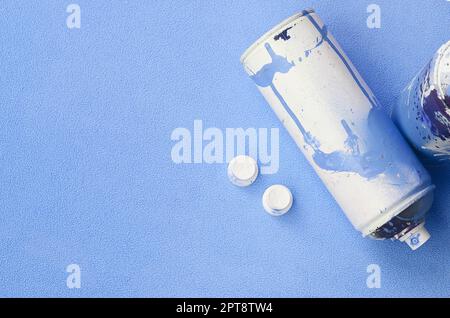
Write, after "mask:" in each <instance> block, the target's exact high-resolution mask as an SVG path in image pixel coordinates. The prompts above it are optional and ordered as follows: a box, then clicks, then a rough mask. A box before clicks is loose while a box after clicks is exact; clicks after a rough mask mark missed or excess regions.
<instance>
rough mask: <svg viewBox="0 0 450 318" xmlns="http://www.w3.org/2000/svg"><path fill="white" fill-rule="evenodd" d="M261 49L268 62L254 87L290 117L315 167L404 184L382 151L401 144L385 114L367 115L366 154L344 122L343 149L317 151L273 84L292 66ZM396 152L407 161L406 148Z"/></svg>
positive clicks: (317, 144)
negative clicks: (269, 94) (268, 94)
mask: <svg viewBox="0 0 450 318" xmlns="http://www.w3.org/2000/svg"><path fill="white" fill-rule="evenodd" d="M265 47H266V49H267V52H268V53H269V55H270V57H271V59H272V61H271V63H269V64H266V65H264V66H263V67H262V68H261V70H260V71H259V72H257V73H256V74H254V75H253V76H251V78H252V79H253V80H254V81H255V83H256V84H257V85H258V86H260V87H270V88H271V89H272V91H273V92H274V94H275V96H276V97H277V98H278V100H279V101H280V103H281V104H282V105H283V107H284V108H285V110H286V111H287V112H288V113H289V115H290V117H291V118H292V119H293V120H294V121H295V123H296V125H297V127H298V128H299V130H300V132H301V133H302V135H303V138H304V140H305V143H306V144H307V145H308V146H309V147H310V148H311V149H312V150H313V155H312V157H313V160H314V162H315V164H316V165H317V166H318V167H320V168H321V169H323V170H327V171H333V172H354V173H357V174H359V175H361V176H362V177H364V178H367V179H369V180H370V179H373V178H376V177H377V176H378V175H379V174H381V173H386V174H388V175H390V176H391V177H392V178H393V179H395V180H393V182H392V183H393V184H403V183H404V182H406V180H405V178H404V176H403V174H402V173H400V172H399V171H398V169H397V165H392V164H391V162H392V161H393V159H395V158H393V157H392V156H390V155H387V154H386V153H385V149H396V146H397V145H399V144H401V142H402V140H401V137H400V136H399V134H398V132H397V131H396V130H395V127H394V125H393V124H392V122H391V121H390V120H389V118H388V117H387V116H386V114H384V113H383V112H382V111H381V110H380V109H378V107H372V109H371V111H370V112H369V115H368V119H367V122H368V127H367V129H369V131H370V133H369V134H368V137H367V138H368V140H367V148H368V149H367V151H366V152H364V153H362V152H361V151H360V140H359V137H358V136H357V135H356V134H355V133H354V131H353V130H352V129H351V127H350V125H348V123H347V121H345V120H341V125H342V127H343V129H344V130H345V132H346V134H347V139H346V141H345V143H344V146H343V148H344V149H343V150H342V151H334V152H331V153H326V152H323V151H322V150H321V149H320V146H321V145H320V142H319V141H318V140H317V139H316V138H314V136H313V135H312V134H311V133H310V132H308V131H307V130H306V129H305V128H304V126H303V125H302V124H301V122H300V121H299V119H298V118H297V116H295V114H294V113H293V112H292V109H291V107H289V105H288V104H287V102H286V101H285V100H284V98H283V96H282V95H281V94H280V92H279V91H278V90H277V88H276V86H275V84H274V77H275V75H276V74H277V73H283V74H286V73H288V72H289V71H290V70H291V68H292V67H294V66H295V65H294V64H293V63H291V62H289V61H288V60H287V58H286V57H283V56H280V55H277V54H276V53H275V52H274V51H273V49H272V48H271V46H270V44H268V43H266V44H265ZM386 135H389V136H391V137H392V138H389V140H386V138H384V137H385V136H386ZM400 148H401V147H400ZM404 148H405V147H404ZM397 151H398V152H396V153H397V154H398V153H399V152H400V156H399V157H403V158H408V156H410V154H409V153H407V151H408V150H407V149H397ZM392 152H393V151H392ZM388 153H390V152H388Z"/></svg>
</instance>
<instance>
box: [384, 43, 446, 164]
mask: <svg viewBox="0 0 450 318" xmlns="http://www.w3.org/2000/svg"><path fill="white" fill-rule="evenodd" d="M392 118H393V119H394V122H395V123H396V124H397V126H398V127H399V128H400V130H401V131H402V133H403V135H404V136H405V137H406V138H407V139H408V141H409V142H410V143H411V144H412V145H413V146H414V148H416V149H417V150H418V151H419V152H420V153H421V154H423V155H424V158H425V159H426V160H427V162H429V163H430V164H432V163H446V164H449V163H450V41H449V42H447V43H446V44H444V45H443V46H441V48H440V49H439V50H438V51H437V52H436V54H435V55H434V57H433V58H432V60H431V61H430V62H429V63H428V64H427V65H426V66H425V67H424V68H423V69H422V70H421V71H420V72H419V74H417V76H416V77H414V78H413V79H412V81H411V83H410V84H409V85H408V86H407V87H406V88H405V90H404V91H403V92H402V94H401V96H400V99H399V102H398V104H397V105H396V107H395V108H394V110H393V112H392Z"/></svg>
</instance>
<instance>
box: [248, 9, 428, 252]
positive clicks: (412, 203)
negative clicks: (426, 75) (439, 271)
mask: <svg viewBox="0 0 450 318" xmlns="http://www.w3.org/2000/svg"><path fill="white" fill-rule="evenodd" d="M241 61H242V63H243V65H244V67H245V70H246V72H247V73H248V74H249V75H250V77H251V78H252V79H253V80H254V82H255V83H256V85H257V86H258V88H259V90H260V91H261V93H262V94H263V96H264V97H265V99H266V100H267V102H268V103H269V104H270V106H271V107H272V109H273V110H274V111H275V113H276V115H277V116H278V118H279V119H280V120H281V121H282V123H283V124H284V126H285V127H286V128H287V130H288V131H289V133H290V135H291V136H292V138H293V139H294V140H295V142H296V143H297V145H298V147H299V148H300V149H301V151H302V152H303V154H304V155H305V156H306V158H307V160H308V161H309V163H310V164H311V165H312V166H313V168H314V169H315V171H316V172H317V174H318V175H319V177H320V178H321V179H322V181H323V182H324V183H325V185H326V187H327V188H328V190H329V191H330V192H331V194H332V195H333V196H334V198H335V199H336V201H337V202H338V204H339V205H340V207H341V208H342V210H343V211H344V212H345V214H346V215H347V217H348V219H349V220H350V221H351V223H352V224H353V225H354V227H355V228H356V229H357V230H359V231H360V232H362V234H363V236H369V237H372V238H375V239H399V240H400V241H405V242H406V243H408V245H409V246H410V247H411V248H412V249H416V248H418V247H420V246H421V245H422V244H423V243H424V242H426V241H427V240H428V239H429V237H430V236H429V234H428V232H427V231H426V229H425V228H424V226H423V225H424V220H425V213H426V212H427V211H428V210H429V209H430V206H431V204H432V201H433V190H434V186H433V185H432V183H431V179H430V176H429V174H428V172H427V171H426V170H425V169H424V167H423V166H422V164H421V163H420V162H419V161H418V159H417V158H416V156H415V154H414V152H413V151H412V149H411V148H410V147H409V145H408V144H407V142H406V141H405V140H404V139H403V137H402V136H401V134H400V133H399V132H398V130H397V128H396V127H395V125H394V124H393V123H392V121H391V120H390V118H389V116H388V115H387V114H385V113H384V112H383V111H382V110H381V109H380V107H379V106H378V104H377V101H376V99H375V97H374V95H373V94H372V92H371V91H370V89H369V88H368V87H367V85H366V84H365V82H364V81H363V80H362V78H361V77H360V75H359V74H358V72H357V71H356V69H355V68H354V66H353V65H352V64H351V62H350V61H349V59H348V58H347V57H346V56H345V54H344V53H343V51H342V49H341V48H340V46H339V45H338V44H337V42H336V41H335V39H334V38H333V36H332V35H331V34H330V33H329V32H328V30H327V27H326V26H325V25H324V24H323V23H322V21H321V20H320V18H319V17H318V16H317V15H316V13H315V12H314V11H313V10H305V11H303V12H302V13H300V14H297V15H295V16H293V17H291V18H289V19H287V20H286V21H284V22H282V23H281V24H280V25H278V26H277V27H275V28H274V29H272V30H271V31H270V32H268V33H267V34H266V35H264V36H263V37H262V38H260V39H259V40H258V41H257V42H256V43H255V44H253V46H251V47H250V48H249V49H248V50H247V51H246V52H245V53H244V55H243V56H242V59H241Z"/></svg>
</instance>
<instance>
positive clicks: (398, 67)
mask: <svg viewBox="0 0 450 318" xmlns="http://www.w3.org/2000/svg"><path fill="white" fill-rule="evenodd" d="M372 2H375V3H377V4H379V5H380V7H381V9H382V27H381V29H379V30H376V29H368V28H367V26H366V19H367V16H368V13H366V8H367V5H368V4H370V3H372ZM69 3H70V2H67V1H2V2H1V3H0V296H73V297H78V296H158V297H160V296H199V297H206V296H235V297H237V296H277V297H285V296H288V297H296V296H306V297H310V296H332V297H335V296H352V297H354V296H364V297H376V296H417V297H419V296H450V226H449V225H450V224H449V218H450V215H449V213H450V211H448V210H449V202H450V186H449V183H448V180H449V178H450V173H449V169H448V168H447V170H443V169H437V168H433V169H431V172H432V174H433V177H434V181H435V183H436V185H437V186H438V190H437V197H436V203H435V205H434V207H433V209H432V211H431V213H430V215H429V218H428V229H429V231H430V232H431V233H432V239H431V240H430V241H429V242H428V243H427V244H426V245H425V246H424V247H423V248H421V249H420V250H419V251H417V252H412V251H410V250H409V248H408V247H407V246H406V245H404V246H403V244H401V243H392V242H376V241H371V240H368V239H363V238H361V236H360V234H359V233H358V232H356V231H355V230H354V229H353V228H352V226H351V225H350V223H349V222H348V221H347V219H346V218H345V217H344V215H343V213H342V212H341V211H340V210H339V208H338V206H337V205H336V204H335V203H334V201H333V199H332V198H331V196H330V195H329V194H328V193H327V191H326V189H325V187H324V186H323V185H322V184H321V182H320V181H319V179H318V178H317V177H316V176H315V174H314V173H313V171H312V169H311V168H310V167H309V166H308V164H307V163H306V161H305V159H304V158H303V157H302V155H301V154H300V152H299V150H298V149H297V148H296V146H295V145H294V142H293V141H292V140H291V139H290V138H289V136H288V135H287V133H286V132H285V131H284V130H283V129H280V132H281V134H280V144H281V151H280V164H281V166H280V170H279V172H278V173H277V174H275V175H272V176H263V177H261V178H259V179H258V180H257V182H256V184H255V185H254V186H252V187H250V188H248V189H239V188H236V187H234V186H232V185H231V184H230V183H229V181H228V179H227V177H226V165H175V164H174V163H173V162H172V161H171V156H170V151H171V148H172V146H173V144H174V143H173V142H172V141H171V140H170V135H171V132H172V130H173V129H175V128H177V127H186V128H189V129H191V130H192V129H193V128H192V126H193V121H194V120H195V119H202V120H203V122H204V125H205V126H206V127H219V128H223V129H224V128H226V127H244V128H247V127H268V128H271V127H280V128H282V127H281V125H280V124H279V123H278V121H277V119H276V117H275V115H274V114H273V113H272V111H270V108H269V107H268V106H267V105H266V103H265V101H264V100H263V98H262V97H261V96H260V94H259V93H258V91H257V89H256V88H255V86H254V84H253V83H252V82H251V81H250V79H248V78H247V76H246V74H245V73H244V71H243V69H242V67H241V65H240V63H239V57H240V54H241V53H242V52H243V51H244V50H245V49H246V48H247V47H248V46H249V45H250V44H251V43H253V41H254V40H256V39H257V38H258V37H259V36H260V35H262V33H264V32H265V31H267V30H268V29H269V28H271V27H272V26H274V25H275V24H277V23H278V22H280V21H281V20H283V19H284V18H286V17H288V16H290V15H292V14H293V13H295V12H298V11H300V10H302V9H304V8H306V7H314V8H315V9H316V10H317V12H318V13H319V15H320V16H321V17H322V19H323V20H324V21H325V22H326V23H327V24H328V26H329V30H330V31H331V32H332V33H333V34H334V36H335V37H336V38H337V39H338V41H339V42H340V44H341V45H342V47H343V48H344V50H345V51H346V53H347V54H348V56H349V57H350V58H351V60H352V61H353V62H354V64H355V65H356V67H357V68H358V69H359V70H360V73H361V74H362V75H363V77H364V78H365V79H366V81H367V83H368V84H369V86H370V87H371V88H372V89H373V91H374V92H375V94H376V95H377V97H378V99H379V100H380V101H381V102H382V104H383V105H384V107H386V108H389V107H391V106H392V104H393V102H394V99H395V98H396V97H397V96H398V94H399V92H400V90H401V89H402V88H403V87H404V86H405V85H406V84H407V82H408V81H409V80H410V79H411V78H412V77H413V76H414V75H415V73H416V72H417V71H418V70H419V68H421V67H422V66H423V65H424V64H425V63H426V62H427V61H428V60H429V59H430V58H431V56H432V54H433V53H434V51H435V50H437V48H438V47H439V46H440V45H441V44H443V43H444V42H445V41H447V40H449V37H450V36H449V33H448V32H449V30H450V19H449V14H450V3H449V2H447V1H445V0H427V1H421V0H409V1H406V0H403V1H392V0H373V1H365V0H364V1H360V0H358V1H356V0H354V1H343V0H342V1H336V0H329V1H325V0H324V1H293V0H283V1H280V0H276V1H275V0H271V1H268V0H265V1H262V0H261V1H256V0H252V1H249V0H233V1H181V0H178V1H175V0H171V1H162V0H161V1H155V0H153V1H78V2H77V3H78V4H79V5H80V6H81V14H82V22H81V23H82V24H81V29H80V30H69V29H68V28H67V27H66V22H65V19H66V17H67V13H66V12H65V10H66V6H67V5H68V4H69ZM273 183H284V184H286V185H288V186H289V187H290V188H291V189H292V191H293V194H294V196H295V199H296V201H295V204H294V207H293V210H292V211H291V212H290V213H289V214H288V215H286V216H284V217H282V218H278V219H275V218H272V217H270V216H269V215H267V214H266V213H264V212H263V209H262V206H261V201H260V199H261V196H262V193H263V191H264V189H265V188H266V187H267V186H269V185H271V184H273ZM71 263H77V264H79V265H80V266H81V270H82V288H81V289H79V290H76V289H72V290H71V289H68V288H67V287H66V277H67V273H66V272H65V268H66V266H67V265H68V264H71ZM372 263H375V264H379V265H380V267H381V270H382V288H381V289H377V290H376V289H368V288H367V287H366V278H367V276H368V274H367V273H366V268H367V266H368V265H369V264H372Z"/></svg>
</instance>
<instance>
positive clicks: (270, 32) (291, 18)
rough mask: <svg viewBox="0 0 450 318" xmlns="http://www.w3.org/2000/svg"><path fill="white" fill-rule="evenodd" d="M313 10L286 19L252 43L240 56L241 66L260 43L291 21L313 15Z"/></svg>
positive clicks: (306, 10)
mask: <svg viewBox="0 0 450 318" xmlns="http://www.w3.org/2000/svg"><path fill="white" fill-rule="evenodd" d="M314 12H315V11H314V9H312V8H309V9H305V10H303V11H302V12H300V13H297V14H294V15H293V16H291V17H289V18H287V19H286V20H284V21H283V22H281V23H279V24H278V25H276V26H275V27H273V28H272V29H271V30H270V31H268V32H266V33H265V34H264V35H263V36H261V37H260V38H259V39H258V40H257V41H256V42H254V43H253V44H252V45H251V46H250V47H249V48H248V49H247V50H245V52H244V54H242V56H241V63H242V64H243V63H244V62H245V60H246V59H247V57H248V56H249V55H250V54H251V53H252V52H253V51H254V50H255V49H256V48H257V47H258V46H259V45H261V43H263V42H265V41H266V40H267V39H268V38H269V37H271V36H272V35H273V34H275V33H277V32H278V31H279V30H281V29H282V28H284V27H285V26H286V25H288V24H289V23H291V22H292V21H294V20H296V19H298V18H300V17H303V16H305V15H308V14H311V13H314Z"/></svg>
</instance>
